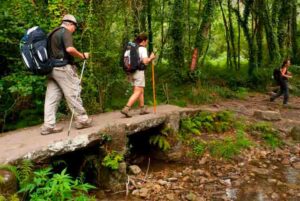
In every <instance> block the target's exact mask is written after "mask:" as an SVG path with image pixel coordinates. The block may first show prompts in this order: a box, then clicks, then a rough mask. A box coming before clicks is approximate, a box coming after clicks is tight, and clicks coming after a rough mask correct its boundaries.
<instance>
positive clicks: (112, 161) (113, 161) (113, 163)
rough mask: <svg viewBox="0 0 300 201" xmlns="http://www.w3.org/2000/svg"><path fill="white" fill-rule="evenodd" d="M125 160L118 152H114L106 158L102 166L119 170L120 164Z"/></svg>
mask: <svg viewBox="0 0 300 201" xmlns="http://www.w3.org/2000/svg"><path fill="white" fill-rule="evenodd" d="M123 160H124V156H123V155H121V154H119V153H118V152H116V151H112V152H110V153H108V154H107V155H106V156H105V157H104V159H103V161H102V165H103V166H104V167H108V168H110V169H112V170H117V169H118V168H119V163H120V162H122V161H123Z"/></svg>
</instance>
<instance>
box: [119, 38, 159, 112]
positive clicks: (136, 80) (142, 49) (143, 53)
mask: <svg viewBox="0 0 300 201" xmlns="http://www.w3.org/2000/svg"><path fill="white" fill-rule="evenodd" d="M135 43H136V44H138V55H139V59H140V61H141V65H140V67H139V69H137V70H136V71H135V72H134V73H132V74H129V75H128V76H129V80H130V82H131V84H132V86H133V94H132V95H131V96H130V98H129V100H128V102H127V104H126V106H125V107H124V108H123V109H122V110H121V113H122V114H124V115H125V116H126V117H131V116H132V115H131V114H130V109H131V107H132V105H133V104H134V103H135V102H136V101H137V100H139V108H140V114H141V115H144V114H149V112H148V111H147V110H146V108H145V106H144V88H145V72H144V70H145V66H146V65H148V64H149V63H150V62H151V61H153V60H154V59H155V55H154V53H153V52H152V53H151V55H150V57H148V52H147V49H146V47H147V45H148V37H147V35H146V34H144V33H142V34H140V35H138V36H137V38H136V39H135ZM125 54H126V52H125Z"/></svg>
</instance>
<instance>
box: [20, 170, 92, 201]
mask: <svg viewBox="0 0 300 201" xmlns="http://www.w3.org/2000/svg"><path fill="white" fill-rule="evenodd" d="M51 170H52V169H51V168H46V169H40V170H37V171H35V172H34V173H33V178H32V180H31V181H29V182H26V183H24V185H23V187H22V188H21V189H20V191H19V192H20V193H28V196H29V198H30V200H32V201H39V200H45V201H47V200H49V201H62V200H70V201H71V200H74V199H75V200H82V199H85V200H94V198H88V196H87V193H88V191H89V190H91V189H93V188H95V187H94V186H92V185H90V184H86V183H82V182H81V181H80V180H77V179H76V180H73V179H72V177H71V176H69V175H68V174H67V173H66V169H64V170H63V171H62V172H61V173H60V174H53V173H52V172H51ZM52 175H53V176H52Z"/></svg>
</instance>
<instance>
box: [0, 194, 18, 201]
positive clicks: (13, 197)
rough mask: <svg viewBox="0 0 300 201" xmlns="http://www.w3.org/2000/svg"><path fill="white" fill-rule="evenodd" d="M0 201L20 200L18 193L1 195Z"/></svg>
mask: <svg viewBox="0 0 300 201" xmlns="http://www.w3.org/2000/svg"><path fill="white" fill-rule="evenodd" d="M0 201H20V199H19V198H18V195H17V194H13V195H11V196H9V197H4V196H3V195H0Z"/></svg>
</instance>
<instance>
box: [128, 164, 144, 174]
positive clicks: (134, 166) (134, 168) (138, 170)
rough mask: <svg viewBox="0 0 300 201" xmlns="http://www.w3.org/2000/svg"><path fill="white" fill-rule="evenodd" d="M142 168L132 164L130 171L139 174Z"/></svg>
mask: <svg viewBox="0 0 300 201" xmlns="http://www.w3.org/2000/svg"><path fill="white" fill-rule="evenodd" d="M141 171H142V170H141V168H140V167H139V166H137V165H131V166H129V173H131V174H134V175H137V174H139V173H140V172H141Z"/></svg>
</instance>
